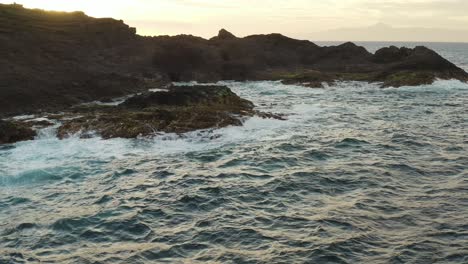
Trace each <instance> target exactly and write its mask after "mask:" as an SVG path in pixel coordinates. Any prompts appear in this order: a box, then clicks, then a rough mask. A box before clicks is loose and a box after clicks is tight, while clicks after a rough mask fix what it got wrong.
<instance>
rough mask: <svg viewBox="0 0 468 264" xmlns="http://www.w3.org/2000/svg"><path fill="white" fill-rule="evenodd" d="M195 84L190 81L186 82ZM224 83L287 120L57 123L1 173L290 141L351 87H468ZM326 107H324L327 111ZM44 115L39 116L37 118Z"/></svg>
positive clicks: (0, 159)
mask: <svg viewBox="0 0 468 264" xmlns="http://www.w3.org/2000/svg"><path fill="white" fill-rule="evenodd" d="M190 84H194V83H190ZM219 84H223V85H228V86H229V87H231V89H232V90H233V91H234V92H235V93H237V94H239V95H240V96H241V97H244V98H246V99H249V100H251V101H253V102H254V103H255V104H256V105H257V106H258V109H259V110H262V111H268V112H275V113H281V114H285V115H286V118H287V120H276V119H262V118H259V117H252V118H248V119H247V120H245V122H244V125H243V126H230V127H225V128H221V129H213V130H205V131H194V132H190V133H186V134H183V135H176V134H160V135H157V136H154V137H152V138H141V139H133V140H132V139H111V140H102V139H101V138H99V137H98V136H96V137H94V138H90V139H80V138H78V137H71V138H68V139H65V140H59V139H58V138H56V136H55V130H56V128H57V127H58V125H59V124H55V126H52V127H49V128H45V129H42V130H40V131H39V133H38V137H37V138H36V140H33V141H26V142H20V143H17V144H14V145H13V147H12V148H7V149H3V150H0V175H7V176H11V177H15V176H18V175H22V174H24V173H28V172H30V171H37V170H44V171H47V170H53V169H54V168H58V167H73V166H77V167H80V166H86V164H87V162H92V161H96V160H99V161H103V162H106V161H112V160H119V159H120V160H124V159H125V158H126V157H128V156H129V155H141V156H147V157H157V156H161V157H163V156H167V155H180V154H183V153H187V152H193V151H205V150H209V149H214V148H220V147H223V146H226V145H238V144H246V143H249V142H255V141H274V140H288V139H290V138H292V137H294V136H295V135H304V131H303V130H304V126H305V125H307V130H308V132H307V133H309V134H312V133H313V131H311V130H310V129H311V127H313V126H314V125H317V124H316V123H317V122H314V119H316V118H320V117H322V118H323V116H325V115H327V114H329V112H333V109H334V107H335V108H336V107H344V106H343V105H341V103H335V102H334V99H333V98H335V97H337V96H338V97H343V96H344V97H347V96H350V95H352V94H354V93H355V92H360V91H361V92H363V91H364V92H365V91H369V92H372V93H378V94H380V95H382V94H385V93H387V92H405V91H413V92H418V91H424V90H434V91H438V90H440V89H442V90H446V91H453V90H454V89H455V90H457V89H462V90H466V89H468V85H467V84H465V83H461V82H459V81H437V82H435V83H434V84H432V85H426V86H420V87H403V88H401V90H398V89H393V88H390V89H383V90H382V89H381V88H378V86H377V85H375V84H367V83H357V82H353V83H352V85H350V83H349V82H345V83H337V84H336V85H334V86H333V87H329V88H326V89H311V88H306V87H301V86H294V85H284V84H281V83H280V82H246V83H240V82H220V83H219ZM327 111H328V112H327ZM31 118H35V117H34V116H27V117H26V116H21V117H17V119H31ZM37 120H38V121H39V120H42V119H37Z"/></svg>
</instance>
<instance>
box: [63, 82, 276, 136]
mask: <svg viewBox="0 0 468 264" xmlns="http://www.w3.org/2000/svg"><path fill="white" fill-rule="evenodd" d="M73 115H74V116H76V115H79V116H80V117H78V118H74V119H71V120H64V123H63V125H62V126H61V127H60V128H59V129H58V136H59V137H60V138H64V137H67V136H69V135H72V134H76V133H81V136H84V137H86V136H87V135H88V134H89V133H91V132H96V133H98V134H100V135H101V136H102V137H103V138H115V137H122V138H135V137H138V136H149V135H154V134H155V133H157V132H170V133H184V132H189V131H194V130H199V129H210V128H220V127H225V126H230V125H233V126H239V125H242V118H243V117H247V116H253V115H258V116H260V117H263V118H278V119H280V118H282V117H281V116H279V115H274V114H271V113H261V112H258V111H255V110H254V105H253V104H252V103H251V102H250V101H248V100H245V99H242V98H240V97H239V96H237V95H236V94H235V93H233V92H232V91H231V90H230V89H229V88H228V87H226V86H172V87H170V88H169V90H168V91H167V92H163V91H161V92H152V93H144V94H141V95H137V96H135V97H132V98H130V99H128V100H126V101H125V102H124V103H122V104H121V105H119V106H114V107H102V106H100V107H83V108H81V109H80V108H75V113H74V114H73ZM68 116H69V115H68Z"/></svg>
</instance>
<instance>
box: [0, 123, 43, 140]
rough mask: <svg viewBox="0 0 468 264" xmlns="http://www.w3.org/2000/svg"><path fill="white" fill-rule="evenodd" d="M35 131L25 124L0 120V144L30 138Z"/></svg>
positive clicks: (33, 135) (32, 137) (34, 134)
mask: <svg viewBox="0 0 468 264" xmlns="http://www.w3.org/2000/svg"><path fill="white" fill-rule="evenodd" d="M35 136H36V132H34V130H32V129H31V128H29V127H27V126H26V125H23V124H20V123H14V122H9V121H4V120H0V144H9V143H15V142H18V141H24V140H32V139H34V137H35Z"/></svg>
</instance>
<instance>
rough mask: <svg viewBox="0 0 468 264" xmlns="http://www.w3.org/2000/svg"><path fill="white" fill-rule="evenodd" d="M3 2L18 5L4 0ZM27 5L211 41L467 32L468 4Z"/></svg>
mask: <svg viewBox="0 0 468 264" xmlns="http://www.w3.org/2000/svg"><path fill="white" fill-rule="evenodd" d="M0 2H2V3H12V2H14V1H4V0H0ZM16 2H17V3H20V4H23V5H24V6H26V7H38V8H43V9H52V10H64V11H74V10H82V11H84V12H86V13H87V14H88V15H90V16H95V17H114V18H118V19H123V20H125V21H126V23H127V24H130V25H131V26H134V27H137V29H138V33H139V34H142V35H161V34H169V35H173V34H179V33H190V34H193V35H199V36H203V37H211V36H213V35H215V34H216V33H217V31H218V30H219V29H220V28H226V29H228V30H230V31H231V32H233V33H234V34H236V35H238V36H244V35H248V34H254V33H270V32H280V33H283V34H285V35H289V36H292V37H297V38H307V36H310V33H311V32H318V31H324V30H329V29H335V28H342V27H347V28H348V27H366V26H369V25H372V24H376V23H379V22H382V23H386V24H389V25H392V26H396V27H426V28H434V27H436V28H449V29H466V25H468V12H467V10H468V0H16Z"/></svg>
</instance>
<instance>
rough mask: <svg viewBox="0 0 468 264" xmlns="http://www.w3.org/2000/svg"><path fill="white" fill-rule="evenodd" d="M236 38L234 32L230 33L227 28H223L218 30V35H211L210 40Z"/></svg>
mask: <svg viewBox="0 0 468 264" xmlns="http://www.w3.org/2000/svg"><path fill="white" fill-rule="evenodd" d="M236 38H237V37H236V36H234V34H232V33H231V32H229V31H227V30H225V29H224V28H223V29H221V30H220V31H219V32H218V36H216V37H213V38H211V39H210V40H232V39H236Z"/></svg>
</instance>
